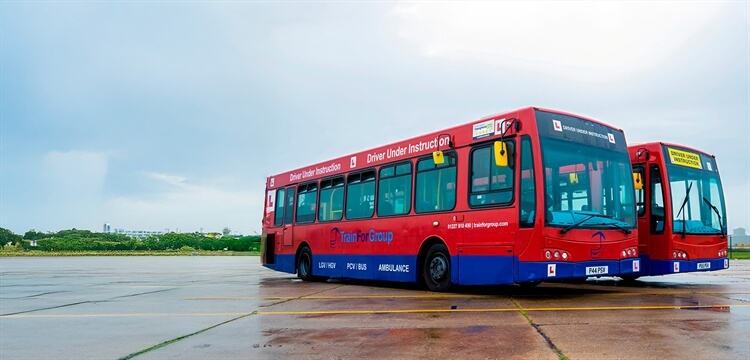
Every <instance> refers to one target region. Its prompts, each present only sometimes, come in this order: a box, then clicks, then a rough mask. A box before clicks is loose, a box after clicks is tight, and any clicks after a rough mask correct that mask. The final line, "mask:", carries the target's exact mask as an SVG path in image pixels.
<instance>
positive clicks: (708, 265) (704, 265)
mask: <svg viewBox="0 0 750 360" xmlns="http://www.w3.org/2000/svg"><path fill="white" fill-rule="evenodd" d="M710 268H711V263H710V262H707V263H698V270H707V269H710Z"/></svg>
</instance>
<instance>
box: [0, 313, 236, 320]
mask: <svg viewBox="0 0 750 360" xmlns="http://www.w3.org/2000/svg"><path fill="white" fill-rule="evenodd" d="M243 315H249V314H248V313H247V312H240V313H197V314H168V313H152V314H149V313H141V314H17V315H5V316H2V317H0V318H2V319H20V318H94V317H191V316H194V317H201V316H243Z"/></svg>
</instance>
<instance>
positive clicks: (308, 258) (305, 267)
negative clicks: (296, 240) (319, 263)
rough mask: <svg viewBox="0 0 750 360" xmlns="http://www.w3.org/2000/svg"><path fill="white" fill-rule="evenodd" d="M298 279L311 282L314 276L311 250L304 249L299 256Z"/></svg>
mask: <svg viewBox="0 0 750 360" xmlns="http://www.w3.org/2000/svg"><path fill="white" fill-rule="evenodd" d="M297 277H299V278H300V279H302V280H303V281H311V280H312V279H313V276H312V252H311V251H310V248H308V247H304V248H302V250H301V251H300V252H299V256H297Z"/></svg>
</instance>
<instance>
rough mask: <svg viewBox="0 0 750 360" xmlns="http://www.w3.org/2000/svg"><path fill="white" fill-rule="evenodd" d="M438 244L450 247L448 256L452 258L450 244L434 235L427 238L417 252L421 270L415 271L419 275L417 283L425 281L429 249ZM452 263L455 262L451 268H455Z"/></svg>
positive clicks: (418, 266) (418, 264)
mask: <svg viewBox="0 0 750 360" xmlns="http://www.w3.org/2000/svg"><path fill="white" fill-rule="evenodd" d="M436 244H442V245H443V246H445V248H446V249H448V255H449V256H448V257H449V258H450V255H451V249H450V247H448V244H446V243H445V240H443V239H441V238H440V237H438V236H434V235H433V236H430V237H428V238H427V239H425V240H424V241H423V242H422V245H420V246H419V252H418V253H417V269H419V270H418V271H415V276H416V277H417V279H416V280H417V283H419V284H422V283H423V282H424V274H423V270H424V258H425V256H427V251H428V250H430V248H431V247H432V246H433V245H436ZM452 265H453V264H451V268H453V266H452Z"/></svg>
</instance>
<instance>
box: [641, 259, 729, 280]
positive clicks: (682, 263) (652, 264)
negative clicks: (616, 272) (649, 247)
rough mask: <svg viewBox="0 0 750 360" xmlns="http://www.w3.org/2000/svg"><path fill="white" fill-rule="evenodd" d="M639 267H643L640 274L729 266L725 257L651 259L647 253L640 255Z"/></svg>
mask: <svg viewBox="0 0 750 360" xmlns="http://www.w3.org/2000/svg"><path fill="white" fill-rule="evenodd" d="M675 264H677V269H675ZM699 264H701V265H700V266H701V269H699V268H698V267H699ZM706 264H708V268H706V266H707V265H706ZM725 264H726V265H725ZM641 268H642V269H643V273H642V274H641V275H642V276H650V275H666V274H679V273H685V272H696V271H715V270H723V269H727V268H729V260H728V258H725V257H723V258H718V259H698V260H651V259H650V258H649V256H648V255H642V256H641ZM675 270H678V271H675Z"/></svg>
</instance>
